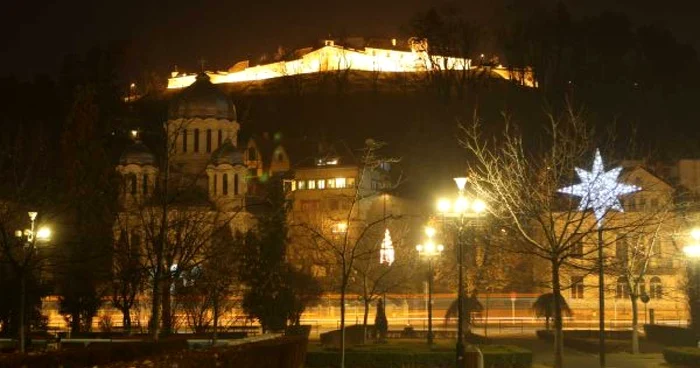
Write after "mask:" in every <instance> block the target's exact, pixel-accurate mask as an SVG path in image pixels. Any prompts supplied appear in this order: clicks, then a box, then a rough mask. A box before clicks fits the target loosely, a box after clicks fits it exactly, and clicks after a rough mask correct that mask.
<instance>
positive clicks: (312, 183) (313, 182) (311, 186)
mask: <svg viewBox="0 0 700 368" xmlns="http://www.w3.org/2000/svg"><path fill="white" fill-rule="evenodd" d="M307 185H308V187H309V189H316V180H309V181H308V183H307Z"/></svg>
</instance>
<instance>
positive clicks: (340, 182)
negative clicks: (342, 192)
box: [291, 178, 355, 190]
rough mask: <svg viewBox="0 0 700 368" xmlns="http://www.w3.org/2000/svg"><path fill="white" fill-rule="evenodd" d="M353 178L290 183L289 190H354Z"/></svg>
mask: <svg viewBox="0 0 700 368" xmlns="http://www.w3.org/2000/svg"><path fill="white" fill-rule="evenodd" d="M354 187H355V178H333V179H309V180H296V181H292V188H291V190H305V189H343V188H354Z"/></svg>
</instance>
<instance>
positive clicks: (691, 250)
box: [683, 244, 700, 259]
mask: <svg viewBox="0 0 700 368" xmlns="http://www.w3.org/2000/svg"><path fill="white" fill-rule="evenodd" d="M683 253H685V255H686V257H688V258H692V259H700V244H693V245H686V246H685V247H683Z"/></svg>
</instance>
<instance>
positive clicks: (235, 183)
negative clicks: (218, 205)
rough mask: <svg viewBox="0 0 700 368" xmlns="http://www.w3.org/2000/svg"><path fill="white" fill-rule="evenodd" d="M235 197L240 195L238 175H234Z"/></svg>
mask: <svg viewBox="0 0 700 368" xmlns="http://www.w3.org/2000/svg"><path fill="white" fill-rule="evenodd" d="M233 195H238V174H233Z"/></svg>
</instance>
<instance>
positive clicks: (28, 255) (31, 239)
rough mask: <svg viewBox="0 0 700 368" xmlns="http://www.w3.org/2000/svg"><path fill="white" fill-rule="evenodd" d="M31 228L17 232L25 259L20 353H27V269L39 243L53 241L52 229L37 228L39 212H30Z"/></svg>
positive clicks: (23, 262) (21, 294) (22, 280)
mask: <svg viewBox="0 0 700 368" xmlns="http://www.w3.org/2000/svg"><path fill="white" fill-rule="evenodd" d="M27 214H28V215H29V221H30V227H29V229H24V230H16V231H15V237H16V238H17V239H18V240H19V241H20V243H21V245H22V250H23V251H24V252H23V259H22V263H21V268H20V272H21V274H20V299H19V303H20V306H19V349H20V352H22V353H24V352H25V351H26V336H25V335H26V333H25V329H26V328H25V325H26V318H25V314H24V312H25V304H26V299H27V285H26V284H27V268H28V266H29V263H30V262H31V259H32V255H33V252H34V250H35V249H36V245H37V243H43V242H48V241H49V240H51V229H49V228H48V227H40V228H38V229H37V228H36V224H35V222H36V217H37V215H38V213H37V212H28V213H27Z"/></svg>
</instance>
